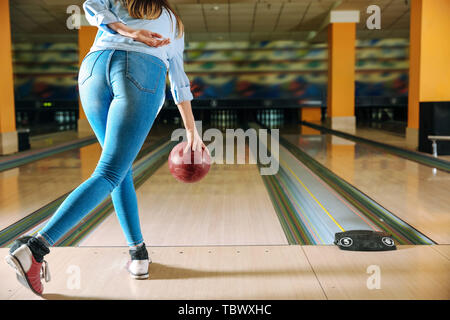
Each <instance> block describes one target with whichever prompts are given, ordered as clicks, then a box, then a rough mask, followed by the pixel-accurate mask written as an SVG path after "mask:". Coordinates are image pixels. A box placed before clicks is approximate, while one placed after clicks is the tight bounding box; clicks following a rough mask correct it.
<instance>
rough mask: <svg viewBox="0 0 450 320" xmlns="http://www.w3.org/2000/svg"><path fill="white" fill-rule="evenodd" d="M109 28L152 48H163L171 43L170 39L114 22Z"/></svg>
mask: <svg viewBox="0 0 450 320" xmlns="http://www.w3.org/2000/svg"><path fill="white" fill-rule="evenodd" d="M108 27H109V28H111V29H112V30H114V31H116V32H117V33H119V34H121V35H122V36H124V37H128V38H131V39H133V40H135V41H139V42H142V43H144V44H146V45H148V46H150V47H155V48H158V47H161V46H165V45H167V44H169V43H170V39H164V38H163V37H162V35H160V34H159V33H156V32H152V31H149V30H144V29H138V30H135V29H132V28H130V27H127V26H126V25H124V24H123V23H121V22H114V23H110V24H108Z"/></svg>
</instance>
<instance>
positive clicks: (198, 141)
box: [183, 127, 209, 155]
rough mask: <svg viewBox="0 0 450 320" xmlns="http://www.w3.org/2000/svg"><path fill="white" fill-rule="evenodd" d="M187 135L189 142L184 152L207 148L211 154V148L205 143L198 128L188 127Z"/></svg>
mask: <svg viewBox="0 0 450 320" xmlns="http://www.w3.org/2000/svg"><path fill="white" fill-rule="evenodd" d="M186 137H187V144H186V147H185V148H184V150H183V152H184V153H186V152H188V151H189V149H191V150H192V151H199V152H201V151H202V150H205V151H206V153H207V154H208V155H209V150H208V148H207V147H206V146H205V144H204V143H203V141H202V138H201V137H200V135H199V134H198V132H197V129H196V128H195V127H194V129H186Z"/></svg>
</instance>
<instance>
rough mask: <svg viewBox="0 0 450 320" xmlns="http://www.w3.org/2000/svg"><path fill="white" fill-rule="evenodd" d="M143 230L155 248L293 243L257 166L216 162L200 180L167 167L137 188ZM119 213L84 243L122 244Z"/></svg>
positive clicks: (123, 243) (124, 243)
mask: <svg viewBox="0 0 450 320" xmlns="http://www.w3.org/2000/svg"><path fill="white" fill-rule="evenodd" d="M137 197H138V204H139V212H140V217H141V224H142V229H143V230H142V233H143V235H144V239H145V241H146V243H147V244H148V245H151V246H204V245H285V244H288V242H287V239H286V236H285V235H284V232H283V229H282V227H281V225H280V222H279V221H278V218H277V215H276V213H275V211H274V208H273V206H272V203H271V200H270V198H269V195H268V193H267V190H266V188H265V186H264V183H263V181H262V179H261V176H260V174H259V171H258V167H257V166H256V165H234V164H233V165H217V164H214V165H212V166H211V169H210V172H209V173H208V175H207V176H206V177H205V178H204V179H203V180H201V181H199V182H197V183H195V184H184V183H181V182H178V181H176V180H175V179H174V178H173V177H172V176H171V175H170V172H169V169H168V166H167V165H163V166H162V167H161V168H159V169H158V170H157V171H156V172H155V174H153V176H151V177H150V178H149V179H148V180H147V181H146V182H145V183H144V184H143V185H142V186H141V187H140V188H139V189H138V190H137ZM123 245H126V242H125V239H124V236H123V234H122V231H121V229H120V226H119V224H118V222H117V218H116V216H115V215H114V214H112V215H110V216H109V217H108V218H106V219H105V221H104V222H103V223H102V224H101V225H100V226H99V227H98V228H97V229H95V230H94V231H93V232H92V233H91V234H90V235H88V236H87V237H86V239H85V240H84V241H82V242H81V243H80V246H123Z"/></svg>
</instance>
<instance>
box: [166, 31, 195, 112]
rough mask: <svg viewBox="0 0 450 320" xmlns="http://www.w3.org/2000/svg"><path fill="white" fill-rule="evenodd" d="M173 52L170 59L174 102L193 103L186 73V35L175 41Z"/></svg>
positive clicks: (170, 79)
mask: <svg viewBox="0 0 450 320" xmlns="http://www.w3.org/2000/svg"><path fill="white" fill-rule="evenodd" d="M172 50H173V56H172V57H171V58H169V81H170V90H171V92H172V97H173V100H174V101H175V103H176V104H178V103H180V102H182V101H191V100H193V99H194V96H193V95H192V92H191V85H190V82H189V78H188V77H187V75H186V72H184V59H183V51H184V35H183V36H182V37H181V38H178V39H174V40H173V43H172Z"/></svg>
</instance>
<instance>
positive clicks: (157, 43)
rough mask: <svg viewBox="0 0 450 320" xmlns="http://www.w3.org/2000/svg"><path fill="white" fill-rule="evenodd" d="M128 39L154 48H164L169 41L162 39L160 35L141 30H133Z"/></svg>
mask: <svg viewBox="0 0 450 320" xmlns="http://www.w3.org/2000/svg"><path fill="white" fill-rule="evenodd" d="M130 38H131V39H133V40H135V41H139V42H142V43H144V44H146V45H148V46H150V47H155V48H158V47H161V46H165V45H166V44H169V43H170V39H163V38H162V35H160V34H159V33H156V32H152V31H148V30H143V29H139V30H133V31H132V32H131V34H130Z"/></svg>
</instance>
